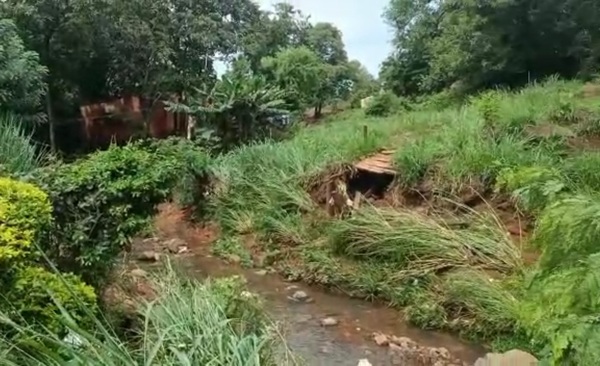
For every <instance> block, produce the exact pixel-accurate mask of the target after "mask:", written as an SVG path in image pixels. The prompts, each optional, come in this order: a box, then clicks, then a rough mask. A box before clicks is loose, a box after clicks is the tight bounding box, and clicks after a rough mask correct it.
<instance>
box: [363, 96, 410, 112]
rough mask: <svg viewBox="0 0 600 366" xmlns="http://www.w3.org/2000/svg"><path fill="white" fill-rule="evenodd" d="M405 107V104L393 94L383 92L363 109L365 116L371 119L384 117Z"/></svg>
mask: <svg viewBox="0 0 600 366" xmlns="http://www.w3.org/2000/svg"><path fill="white" fill-rule="evenodd" d="M406 107H407V104H406V102H405V101H403V100H402V99H400V98H398V97H397V96H396V95H394V93H392V92H383V93H381V94H377V95H375V96H374V97H373V99H372V100H371V101H370V102H369V105H368V106H367V108H365V114H366V115H367V116H373V117H385V116H389V115H390V114H393V113H395V112H397V111H399V110H401V109H405V108H406Z"/></svg>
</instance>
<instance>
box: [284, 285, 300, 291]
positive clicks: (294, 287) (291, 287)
mask: <svg viewBox="0 0 600 366" xmlns="http://www.w3.org/2000/svg"><path fill="white" fill-rule="evenodd" d="M297 289H298V286H296V285H291V286H288V287H286V288H285V290H286V291H292V290H297Z"/></svg>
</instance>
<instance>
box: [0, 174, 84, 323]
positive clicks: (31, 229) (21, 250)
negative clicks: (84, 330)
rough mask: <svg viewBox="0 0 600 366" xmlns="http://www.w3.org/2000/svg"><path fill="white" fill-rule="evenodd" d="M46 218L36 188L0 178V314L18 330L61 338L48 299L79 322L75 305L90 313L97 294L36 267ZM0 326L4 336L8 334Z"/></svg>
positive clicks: (56, 315)
mask: <svg viewBox="0 0 600 366" xmlns="http://www.w3.org/2000/svg"><path fill="white" fill-rule="evenodd" d="M51 213H52V211H51V206H50V202H49V200H48V197H47V195H46V194H45V193H44V192H42V191H41V190H40V189H39V188H37V187H35V186H33V185H31V184H28V183H23V182H19V181H16V180H12V179H8V178H0V263H1V264H2V266H1V269H0V285H1V286H2V289H3V295H2V297H1V298H0V313H2V315H3V316H4V317H7V318H8V319H10V320H11V321H13V322H17V323H19V324H21V325H27V326H32V327H35V328H36V329H43V328H45V329H50V330H51V331H53V332H58V333H62V332H64V327H63V326H62V324H61V314H60V311H59V308H58V306H57V305H55V303H54V302H53V300H56V301H58V302H60V303H61V304H62V305H63V306H65V307H66V308H68V309H70V310H72V311H73V316H74V317H76V318H77V320H83V319H84V318H85V316H84V315H85V314H84V313H83V312H81V311H77V309H81V308H80V307H79V305H80V304H85V306H88V307H89V308H90V311H92V310H93V308H94V306H95V303H96V295H95V293H94V289H93V288H91V287H89V286H87V285H86V284H84V283H83V282H81V280H80V279H79V278H78V277H76V276H73V275H67V274H57V273H52V272H49V271H48V270H46V269H45V268H44V267H42V266H41V265H40V264H38V263H37V260H38V258H39V253H37V250H36V246H37V245H38V244H39V243H40V242H42V241H43V240H45V237H44V236H43V234H44V233H45V231H46V230H48V229H49V227H50V224H51V221H52V217H51ZM4 325H5V324H3V325H2V326H1V328H2V329H3V331H5V332H6V331H9V330H7V328H6V327H5V326H4ZM9 334H11V335H14V333H11V332H9Z"/></svg>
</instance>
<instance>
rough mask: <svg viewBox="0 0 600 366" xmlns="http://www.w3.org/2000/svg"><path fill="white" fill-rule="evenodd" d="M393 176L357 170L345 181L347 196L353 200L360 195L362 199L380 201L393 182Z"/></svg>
mask: <svg viewBox="0 0 600 366" xmlns="http://www.w3.org/2000/svg"><path fill="white" fill-rule="evenodd" d="M394 178H395V177H394V175H393V174H390V173H386V172H373V171H369V170H363V169H357V170H356V171H355V172H354V174H352V175H350V176H349V177H348V180H347V183H346V184H347V187H348V188H347V189H348V196H349V197H350V198H351V199H355V198H356V196H357V194H359V193H360V195H361V196H362V197H365V198H371V199H376V200H380V199H383V198H384V197H385V193H386V192H387V190H388V189H389V188H390V186H391V185H392V183H393V182H394Z"/></svg>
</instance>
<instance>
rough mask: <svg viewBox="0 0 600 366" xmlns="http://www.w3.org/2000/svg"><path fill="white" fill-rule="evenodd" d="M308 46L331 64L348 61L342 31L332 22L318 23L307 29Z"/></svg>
mask: <svg viewBox="0 0 600 366" xmlns="http://www.w3.org/2000/svg"><path fill="white" fill-rule="evenodd" d="M306 43H307V46H308V47H309V48H310V49H311V50H313V51H314V52H315V53H316V54H317V55H318V56H319V58H321V60H322V61H323V62H325V63H327V64H329V65H340V64H343V63H346V62H347V61H348V56H347V54H346V49H345V46H344V41H343V40H342V32H341V31H340V30H339V29H338V28H337V27H336V26H334V25H333V24H331V23H317V24H315V25H314V26H312V27H310V28H309V29H308V31H307V39H306Z"/></svg>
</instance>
